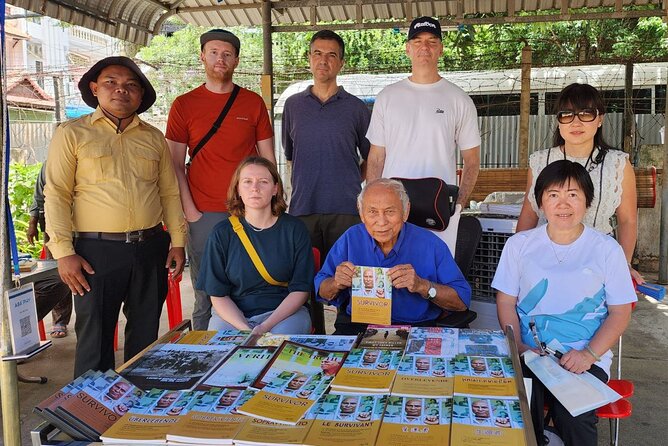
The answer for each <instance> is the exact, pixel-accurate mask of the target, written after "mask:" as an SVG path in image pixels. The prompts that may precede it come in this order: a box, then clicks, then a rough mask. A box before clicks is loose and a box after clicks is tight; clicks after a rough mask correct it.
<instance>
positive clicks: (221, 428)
mask: <svg viewBox="0 0 668 446" xmlns="http://www.w3.org/2000/svg"><path fill="white" fill-rule="evenodd" d="M254 394H255V390H252V389H246V390H241V389H237V388H234V387H228V388H220V387H214V388H212V389H209V390H208V391H206V392H199V394H198V395H197V396H196V397H195V398H194V399H193V401H192V402H191V404H190V406H189V411H188V413H187V414H185V415H184V416H182V417H180V418H179V420H178V421H177V422H176V424H175V425H174V426H173V427H171V428H170V429H169V431H168V432H167V441H168V442H178V443H185V444H232V441H233V439H234V437H236V435H237V434H238V433H239V431H240V430H241V428H242V427H243V425H244V424H245V423H246V422H247V421H248V420H249V418H248V417H247V416H245V415H242V414H240V413H239V412H237V408H238V407H239V406H241V405H242V404H244V403H245V402H246V401H248V400H249V399H250V398H251V397H252V396H253V395H254Z"/></svg>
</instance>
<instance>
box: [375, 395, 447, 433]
mask: <svg viewBox="0 0 668 446" xmlns="http://www.w3.org/2000/svg"><path fill="white" fill-rule="evenodd" d="M451 414H452V398H449V397H446V398H415V397H403V396H394V395H392V396H390V397H388V399H387V405H386V406H385V415H384V417H383V423H382V424H381V425H380V431H379V432H378V439H377V440H376V444H377V445H382V446H405V445H411V446H432V445H439V446H440V445H445V446H447V445H449V444H450V417H451ZM452 444H453V445H459V443H454V442H453V443H452Z"/></svg>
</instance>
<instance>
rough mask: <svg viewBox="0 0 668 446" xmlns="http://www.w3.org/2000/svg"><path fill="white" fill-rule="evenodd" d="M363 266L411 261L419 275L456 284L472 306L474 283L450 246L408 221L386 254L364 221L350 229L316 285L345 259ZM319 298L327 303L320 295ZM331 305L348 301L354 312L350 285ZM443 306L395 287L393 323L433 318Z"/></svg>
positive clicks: (329, 255)
mask: <svg viewBox="0 0 668 446" xmlns="http://www.w3.org/2000/svg"><path fill="white" fill-rule="evenodd" d="M345 261H348V262H351V263H352V264H353V265H359V266H380V267H383V268H392V267H393V266H395V265H401V264H406V263H408V264H411V265H413V268H414V269H415V272H416V273H417V275H418V276H420V277H421V278H423V279H427V280H429V281H431V282H435V283H438V284H441V285H447V286H449V287H451V288H453V289H454V290H455V291H456V292H457V295H458V296H459V298H460V299H461V300H462V302H464V304H466V306H467V307H468V306H469V304H470V303H471V286H470V285H469V284H468V282H467V281H466V279H465V278H464V276H463V275H462V273H461V271H460V270H459V267H458V266H457V264H456V263H455V261H454V259H453V258H452V255H451V254H450V250H449V249H448V246H447V245H446V244H445V243H444V242H443V241H442V240H441V239H439V238H438V237H437V236H436V235H434V234H433V233H432V232H431V231H428V230H426V229H423V228H420V227H418V226H415V225H413V224H411V223H404V226H403V227H402V229H401V232H400V233H399V237H398V239H397V243H395V245H394V247H393V248H392V250H391V251H390V252H389V253H388V254H387V256H386V255H385V254H383V251H381V249H380V247H378V245H377V244H376V241H375V240H374V239H373V238H372V237H371V236H370V235H369V233H368V232H367V230H366V228H365V227H364V224H361V223H360V224H358V225H355V226H353V227H351V228H350V229H348V230H347V231H346V232H345V233H344V234H343V235H342V236H341V238H339V239H338V240H337V241H336V243H335V244H334V246H333V247H332V249H331V250H330V251H329V254H328V255H327V258H326V259H325V263H324V264H323V266H322V269H321V270H320V272H318V274H317V275H316V276H315V289H316V290H318V291H319V290H320V284H321V283H322V282H323V280H325V279H327V278H328V277H334V273H335V272H336V267H337V266H338V265H339V264H340V263H342V262H345ZM317 299H318V300H319V301H321V302H324V303H327V300H325V299H323V298H322V297H321V296H320V295H318V296H317ZM329 303H330V304H331V305H335V306H337V307H340V306H341V305H345V309H346V313H347V314H350V312H351V308H350V307H351V304H350V289H346V290H343V291H341V292H339V294H338V295H337V296H336V297H335V298H334V299H332V300H331V301H329ZM442 311H443V310H442V309H441V308H440V307H439V306H437V305H436V304H433V303H431V302H429V301H428V300H427V299H424V298H423V297H422V296H420V295H419V294H418V293H411V292H410V291H408V289H406V288H402V289H397V288H392V323H396V322H407V323H417V322H426V321H433V320H435V319H436V318H438V317H439V315H440V314H441V312H442Z"/></svg>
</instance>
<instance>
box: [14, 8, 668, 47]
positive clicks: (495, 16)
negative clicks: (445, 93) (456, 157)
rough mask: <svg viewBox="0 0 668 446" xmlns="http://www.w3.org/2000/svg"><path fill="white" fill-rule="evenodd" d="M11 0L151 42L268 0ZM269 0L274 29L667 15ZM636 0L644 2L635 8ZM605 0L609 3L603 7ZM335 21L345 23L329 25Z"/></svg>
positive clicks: (246, 20) (235, 16) (236, 21)
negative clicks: (170, 24) (179, 24)
mask: <svg viewBox="0 0 668 446" xmlns="http://www.w3.org/2000/svg"><path fill="white" fill-rule="evenodd" d="M11 3H12V4H13V5H15V6H19V7H21V8H24V9H28V10H30V11H34V12H37V13H41V14H44V15H48V16H50V17H54V18H57V19H59V20H63V21H65V22H68V23H72V24H75V25H80V26H84V27H87V28H90V29H94V30H96V31H100V32H103V33H106V34H109V35H111V36H114V37H117V38H119V39H123V40H127V41H130V42H134V43H138V44H147V43H148V41H149V40H150V39H151V37H152V36H153V35H155V34H156V33H158V32H159V31H160V28H161V26H162V24H163V23H164V21H165V20H166V19H167V18H169V17H171V16H174V15H177V16H179V17H180V18H181V19H182V20H184V21H185V22H188V23H192V24H195V25H200V26H207V27H208V26H210V27H214V26H217V27H226V26H261V25H262V4H263V1H262V0H220V1H219V0H79V1H76V0H11ZM270 3H271V7H272V11H271V23H272V28H273V30H274V31H298V30H304V29H318V28H319V27H323V26H329V27H332V28H336V29H361V28H373V27H375V28H388V27H404V26H406V24H407V23H408V22H410V21H411V20H412V19H413V18H414V17H419V16H422V15H428V16H433V17H438V18H439V19H440V20H441V22H442V24H443V25H457V24H485V23H505V22H509V23H517V22H541V21H542V22H545V21H556V20H579V19H587V18H592V19H601V18H623V17H648V16H666V15H667V14H666V9H662V6H661V4H662V1H661V0H563V1H562V0H442V1H428V0H271V2H270ZM647 5H650V8H649V9H648V8H647V7H646V6H647ZM638 6H645V9H643V10H638V9H637V7H638ZM651 6H654V8H652V7H651ZM601 7H605V8H608V9H607V10H606V11H602V10H601V9H599V8H601ZM582 8H589V9H582ZM592 8H597V10H595V11H592V10H591V9H592ZM525 13H529V14H525ZM334 21H337V22H347V23H342V24H337V25H331V23H332V22H334Z"/></svg>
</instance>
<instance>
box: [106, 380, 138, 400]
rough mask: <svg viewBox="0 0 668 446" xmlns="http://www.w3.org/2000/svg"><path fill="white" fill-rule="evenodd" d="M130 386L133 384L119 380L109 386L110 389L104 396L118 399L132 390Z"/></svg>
mask: <svg viewBox="0 0 668 446" xmlns="http://www.w3.org/2000/svg"><path fill="white" fill-rule="evenodd" d="M130 387H132V386H131V385H130V384H129V383H126V382H123V381H117V382H115V383H114V384H113V385H112V386H111V387H109V390H107V393H106V394H105V395H104V397H105V398H107V399H110V400H117V399H119V398H120V397H122V396H123V395H125V393H126V392H127V391H128V390H130Z"/></svg>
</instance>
